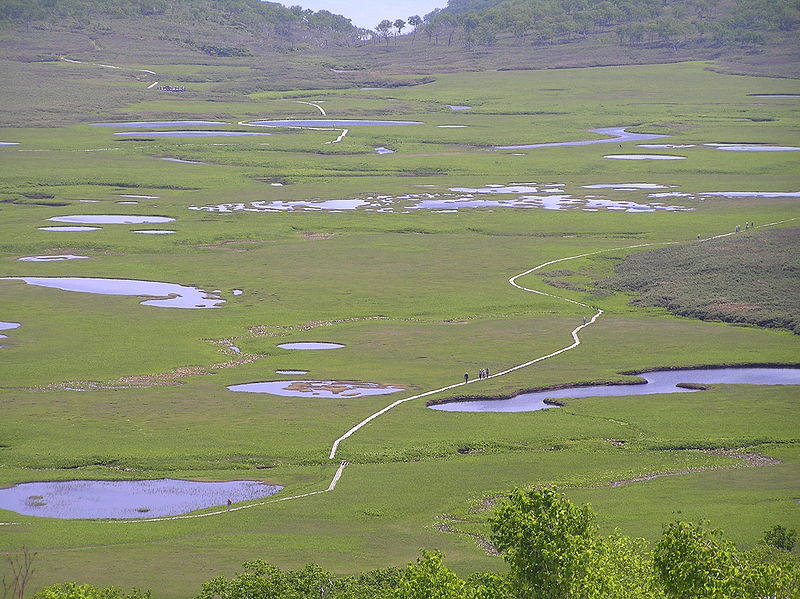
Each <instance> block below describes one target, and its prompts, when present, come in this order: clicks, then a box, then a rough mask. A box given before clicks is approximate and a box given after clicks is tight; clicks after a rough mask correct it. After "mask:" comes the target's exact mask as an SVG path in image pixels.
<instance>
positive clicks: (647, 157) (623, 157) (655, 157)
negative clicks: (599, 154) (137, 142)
mask: <svg viewBox="0 0 800 599" xmlns="http://www.w3.org/2000/svg"><path fill="white" fill-rule="evenodd" d="M603 158H613V159H615V160H686V156H670V155H669V154H607V155H606V156H603Z"/></svg>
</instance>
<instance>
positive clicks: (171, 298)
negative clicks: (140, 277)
mask: <svg viewBox="0 0 800 599" xmlns="http://www.w3.org/2000/svg"><path fill="white" fill-rule="evenodd" d="M0 281H24V282H25V283H27V284H28V285H36V286H38V287H49V288H51V289H61V290H62V291H77V292H79V293H96V294H100V295H133V296H142V295H145V296H151V297H154V298H163V299H150V300H145V301H143V302H140V303H141V304H142V305H143V306H156V307H159V308H215V307H217V305H218V304H224V303H225V300H223V299H220V298H219V297H217V296H214V295H211V294H209V293H206V292H205V291H203V290H202V289H198V288H197V287H187V286H184V285H178V284H176V283H161V282H158V281H136V280H131V279H96V278H87V277H0Z"/></svg>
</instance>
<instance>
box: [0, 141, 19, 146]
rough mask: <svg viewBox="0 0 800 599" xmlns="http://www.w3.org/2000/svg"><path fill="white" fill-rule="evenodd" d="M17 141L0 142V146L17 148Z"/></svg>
mask: <svg viewBox="0 0 800 599" xmlns="http://www.w3.org/2000/svg"><path fill="white" fill-rule="evenodd" d="M18 145H19V142H18V141H0V146H18Z"/></svg>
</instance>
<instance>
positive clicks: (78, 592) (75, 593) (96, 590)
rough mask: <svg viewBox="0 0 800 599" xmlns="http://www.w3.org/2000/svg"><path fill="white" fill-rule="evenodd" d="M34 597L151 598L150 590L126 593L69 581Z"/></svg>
mask: <svg viewBox="0 0 800 599" xmlns="http://www.w3.org/2000/svg"><path fill="white" fill-rule="evenodd" d="M32 599H150V591H139V590H136V589H134V590H133V591H131V592H130V593H126V592H125V591H123V590H122V589H118V588H116V587H96V586H93V585H91V584H77V583H74V582H68V583H66V584H57V585H53V586H49V587H45V588H43V589H42V590H41V591H39V592H38V593H36V594H35V595H34V596H33V598H32Z"/></svg>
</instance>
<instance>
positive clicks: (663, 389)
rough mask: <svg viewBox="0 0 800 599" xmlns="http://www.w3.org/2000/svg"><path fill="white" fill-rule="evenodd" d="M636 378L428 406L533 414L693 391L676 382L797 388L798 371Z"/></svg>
mask: <svg viewBox="0 0 800 599" xmlns="http://www.w3.org/2000/svg"><path fill="white" fill-rule="evenodd" d="M637 376H639V377H641V378H643V379H645V380H646V381H647V383H645V384H633V385H592V386H590V387H570V388H567V389H554V390H551V391H536V392H534V393H522V394H520V395H517V396H516V397H512V398H510V399H500V400H481V401H457V402H451V403H444V404H438V405H432V406H429V407H430V408H432V409H434V410H442V411H445V412H533V411H535V410H544V409H547V408H555V407H558V406H555V405H552V404H548V403H545V402H544V400H545V399H559V398H567V397H569V398H575V397H610V396H622V395H651V394H654V393H690V392H693V391H696V389H685V388H683V387H676V385H677V384H678V383H694V384H698V385H711V384H727V385H735V384H749V385H800V368H702V369H696V370H691V369H686V370H662V371H658V372H643V373H641V374H638V375H637Z"/></svg>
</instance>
